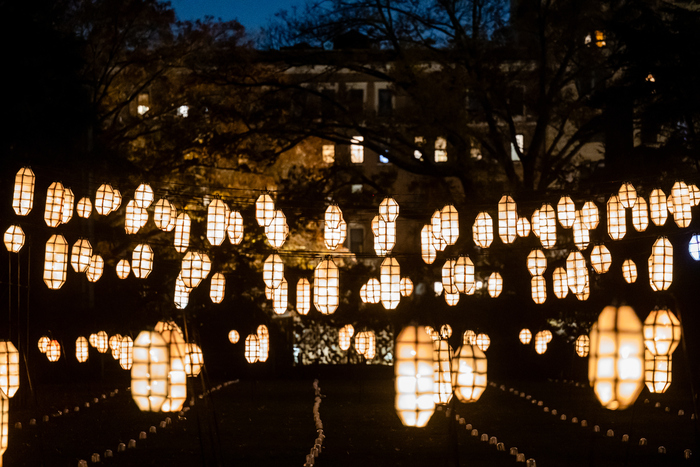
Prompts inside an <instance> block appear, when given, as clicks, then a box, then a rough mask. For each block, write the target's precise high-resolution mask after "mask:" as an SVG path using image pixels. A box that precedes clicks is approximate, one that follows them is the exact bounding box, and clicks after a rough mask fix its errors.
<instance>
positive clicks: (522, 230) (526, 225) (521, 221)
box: [515, 217, 530, 237]
mask: <svg viewBox="0 0 700 467" xmlns="http://www.w3.org/2000/svg"><path fill="white" fill-rule="evenodd" d="M515 228H516V230H517V232H518V237H527V236H528V235H530V221H529V220H527V217H519V218H518V222H517V224H516V227H515Z"/></svg>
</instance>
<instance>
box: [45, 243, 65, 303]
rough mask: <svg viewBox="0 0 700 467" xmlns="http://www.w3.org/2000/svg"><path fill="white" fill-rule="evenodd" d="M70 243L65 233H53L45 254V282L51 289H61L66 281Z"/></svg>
mask: <svg viewBox="0 0 700 467" xmlns="http://www.w3.org/2000/svg"><path fill="white" fill-rule="evenodd" d="M67 270H68V243H67V242H66V239H65V238H63V235H55V234H54V235H52V236H51V237H50V238H49V240H48V241H47V242H46V251H45V254H44V283H45V284H46V285H47V287H48V288H49V289H53V290H57V289H60V288H61V287H62V286H63V284H65V282H66V272H67Z"/></svg>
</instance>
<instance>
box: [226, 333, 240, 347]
mask: <svg viewBox="0 0 700 467" xmlns="http://www.w3.org/2000/svg"><path fill="white" fill-rule="evenodd" d="M240 338H241V335H240V334H238V331H236V330H235V329H232V330H230V331H229V333H228V341H229V342H230V343H232V344H237V343H238V340H239V339H240Z"/></svg>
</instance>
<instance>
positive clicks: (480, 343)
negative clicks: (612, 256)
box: [476, 332, 491, 352]
mask: <svg viewBox="0 0 700 467" xmlns="http://www.w3.org/2000/svg"><path fill="white" fill-rule="evenodd" d="M476 346H477V347H479V348H480V349H481V350H483V351H484V352H486V351H487V350H488V349H489V347H490V346H491V338H490V337H489V335H488V334H484V333H483V332H482V333H479V334H477V335H476Z"/></svg>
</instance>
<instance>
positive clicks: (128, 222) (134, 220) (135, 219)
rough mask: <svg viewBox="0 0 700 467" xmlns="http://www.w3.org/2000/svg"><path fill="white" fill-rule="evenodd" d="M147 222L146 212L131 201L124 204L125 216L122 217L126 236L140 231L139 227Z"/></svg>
mask: <svg viewBox="0 0 700 467" xmlns="http://www.w3.org/2000/svg"><path fill="white" fill-rule="evenodd" d="M146 222H148V211H146V209H144V208H140V207H138V206H137V205H136V201H134V200H133V199H132V200H131V201H129V202H128V203H126V214H125V215H124V230H125V231H126V233H127V234H129V235H133V234H136V233H138V231H139V230H141V227H143V226H144V225H146Z"/></svg>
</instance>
